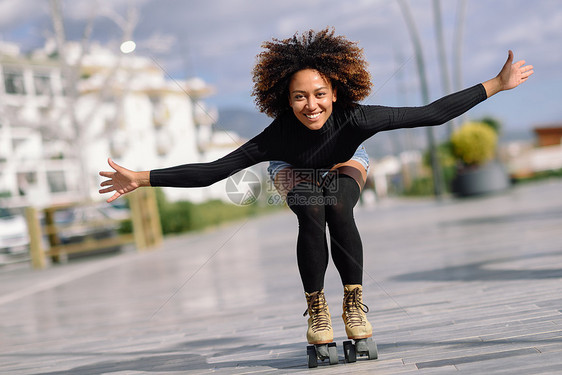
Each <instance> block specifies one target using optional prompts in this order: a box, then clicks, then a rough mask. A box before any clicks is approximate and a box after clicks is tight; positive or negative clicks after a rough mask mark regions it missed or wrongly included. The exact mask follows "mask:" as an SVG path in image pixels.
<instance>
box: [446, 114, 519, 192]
mask: <svg viewBox="0 0 562 375" xmlns="http://www.w3.org/2000/svg"><path fill="white" fill-rule="evenodd" d="M498 129H499V126H498V122H497V121H494V120H489V119H485V120H483V121H480V122H467V123H465V124H463V125H462V126H461V127H460V128H459V129H457V130H456V131H455V132H454V133H453V134H452V136H451V149H452V152H453V155H454V156H455V158H456V160H457V168H456V175H455V177H454V178H453V181H452V189H451V190H452V191H453V193H454V194H455V195H457V196H461V197H466V196H473V195H480V194H486V193H492V192H498V191H502V190H505V189H507V188H508V187H509V177H508V175H507V173H506V172H505V169H504V168H503V166H502V165H501V164H500V163H499V162H498V161H497V160H496V158H495V156H496V148H497V144H498V134H497V131H498Z"/></svg>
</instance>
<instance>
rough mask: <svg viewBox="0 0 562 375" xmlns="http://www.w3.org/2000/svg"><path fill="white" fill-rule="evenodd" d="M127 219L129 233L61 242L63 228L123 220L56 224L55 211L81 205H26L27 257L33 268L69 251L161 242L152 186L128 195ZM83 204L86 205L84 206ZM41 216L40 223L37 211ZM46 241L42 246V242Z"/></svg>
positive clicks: (89, 227)
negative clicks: (130, 231) (41, 207)
mask: <svg viewBox="0 0 562 375" xmlns="http://www.w3.org/2000/svg"><path fill="white" fill-rule="evenodd" d="M128 199H129V206H130V209H131V210H130V212H131V215H130V218H129V219H130V220H131V222H132V229H133V232H132V233H128V234H115V235H112V236H111V237H106V238H96V235H95V234H90V235H84V236H83V238H81V239H80V241H79V242H77V243H63V241H61V233H63V231H71V230H76V229H77V228H82V229H86V230H88V231H93V232H91V233H95V231H96V230H99V229H103V228H108V227H110V226H117V224H118V223H120V222H122V221H123V220H126V219H127V218H125V219H119V220H111V219H103V220H100V219H94V220H81V221H80V222H79V223H69V224H60V223H57V222H56V220H55V215H56V212H57V211H61V210H68V209H76V208H84V207H85V206H84V205H82V206H79V205H58V206H52V207H48V208H45V209H43V210H41V211H39V210H37V209H36V208H33V207H28V208H26V219H27V226H28V230H29V239H30V249H29V252H30V257H31V264H32V266H33V268H36V269H42V268H45V267H46V266H47V260H48V258H51V259H52V261H55V262H56V261H58V260H59V259H60V258H61V257H62V256H66V255H69V254H78V253H86V252H91V251H94V250H103V249H108V248H113V247H118V246H122V245H124V244H129V243H134V244H135V247H136V248H137V250H145V249H149V248H154V247H157V246H159V245H160V244H161V242H162V229H161V226H160V216H159V214H158V207H157V205H156V198H155V194H154V190H153V189H139V190H137V191H135V192H133V193H132V194H129V198H128ZM86 207H87V206H86ZM40 213H41V214H42V216H43V217H44V223H43V224H42V223H41V221H40V219H39V216H40V215H39V214H40ZM45 243H46V244H48V249H45V247H46V246H44V244H45Z"/></svg>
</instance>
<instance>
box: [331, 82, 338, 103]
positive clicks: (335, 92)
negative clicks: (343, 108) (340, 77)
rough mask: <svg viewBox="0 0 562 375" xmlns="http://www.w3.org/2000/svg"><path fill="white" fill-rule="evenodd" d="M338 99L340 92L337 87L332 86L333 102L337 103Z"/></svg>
mask: <svg viewBox="0 0 562 375" xmlns="http://www.w3.org/2000/svg"><path fill="white" fill-rule="evenodd" d="M337 99H338V90H337V88H336V86H332V102H333V103H335V102H336V100H337Z"/></svg>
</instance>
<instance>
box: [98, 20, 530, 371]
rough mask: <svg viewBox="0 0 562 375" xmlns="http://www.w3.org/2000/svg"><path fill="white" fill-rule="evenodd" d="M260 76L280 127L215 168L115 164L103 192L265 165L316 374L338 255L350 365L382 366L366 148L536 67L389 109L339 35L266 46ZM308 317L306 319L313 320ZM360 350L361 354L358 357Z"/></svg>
mask: <svg viewBox="0 0 562 375" xmlns="http://www.w3.org/2000/svg"><path fill="white" fill-rule="evenodd" d="M263 47H264V49H265V50H264V51H263V52H262V53H260V54H259V55H258V59H257V64H256V66H255V68H254V71H253V80H254V90H253V95H254V96H255V101H256V104H257V106H258V108H259V109H260V111H262V112H264V113H266V114H267V115H269V116H271V117H273V118H274V119H273V121H272V123H271V124H270V125H269V126H268V127H267V128H266V129H264V130H263V131H262V132H261V133H260V134H258V135H256V136H255V137H254V138H252V139H250V140H249V141H248V142H247V143H245V144H244V145H242V146H241V147H239V148H238V149H236V150H235V151H233V152H232V153H230V154H228V155H226V156H225V157H223V158H221V159H218V160H215V161H213V162H211V163H191V164H184V165H179V166H175V167H171V168H164V169H157V170H152V171H143V172H133V171H130V170H128V169H125V168H123V167H121V166H119V165H117V164H116V163H114V162H113V161H111V160H110V161H109V163H110V166H111V167H112V168H113V169H114V170H115V171H114V172H101V173H100V174H101V175H102V176H105V177H107V178H108V180H107V181H104V182H102V186H104V187H105V188H103V189H101V190H100V193H107V192H114V193H113V196H112V197H111V198H109V199H108V201H112V200H115V199H117V198H118V197H119V196H121V195H123V194H126V193H128V192H130V191H133V190H135V189H136V188H137V187H139V186H169V187H201V186H207V185H210V184H212V183H214V182H217V181H219V180H222V179H224V178H227V177H229V176H230V175H232V174H233V173H234V172H237V171H240V170H242V169H244V168H247V167H249V166H251V165H254V164H256V163H259V162H262V161H270V165H269V168H268V171H269V173H270V177H271V180H272V181H273V183H274V185H275V187H276V188H277V190H278V192H279V193H280V195H282V196H283V198H284V199H286V203H287V205H288V206H289V207H290V209H291V210H292V211H293V212H294V213H295V215H296V216H297V219H298V224H299V232H298V237H297V244H296V247H297V264H298V268H299V272H300V276H301V279H302V283H303V287H304V291H305V296H306V302H307V310H306V313H307V314H309V319H308V330H307V335H306V336H307V340H308V342H309V343H310V344H313V345H312V346H311V348H312V349H310V347H309V349H310V350H309V366H311V367H314V366H315V365H316V360H317V358H316V357H317V354H318V352H317V351H316V349H315V348H316V346H318V348H322V349H319V350H320V354H318V357H319V358H329V359H330V363H337V353H335V354H334V350H335V347H334V346H335V344H334V343H333V338H334V334H333V330H332V322H331V317H330V312H329V309H328V304H327V302H326V298H325V295H324V276H325V273H326V269H327V267H328V262H329V255H330V254H329V249H328V236H327V230H326V229H327V228H326V227H328V228H329V229H330V232H329V239H330V241H331V248H330V251H331V255H332V259H333V261H334V264H335V266H336V268H337V270H338V272H339V275H340V278H341V282H342V286H343V292H344V293H343V295H344V297H343V315H342V317H343V321H344V324H345V331H346V334H347V337H348V338H350V339H353V340H356V345H355V346H350V345H351V344H350V342H346V343H345V344H344V346H345V347H346V359H348V360H350V361H353V360H354V355H355V354H353V355H352V354H351V353H354V351H355V350H356V349H357V351H360V352H361V351H364V352H366V353H367V354H368V356H369V358H371V359H372V358H376V357H377V354H376V347H375V345H374V342H373V341H372V339H371V338H370V337H371V336H372V327H371V324H370V323H369V321H368V320H367V316H366V313H367V312H368V308H367V306H366V305H365V304H364V303H363V299H362V283H363V246H362V243H361V237H360V235H359V232H358V230H357V226H356V224H355V219H354V217H353V208H354V206H355V205H356V204H357V201H358V200H359V195H360V192H361V189H362V188H363V186H364V183H365V176H366V174H367V171H368V168H369V157H368V156H367V154H366V152H365V149H364V147H362V145H361V143H362V142H363V141H365V140H367V139H368V138H370V137H371V136H373V135H375V134H376V133H378V132H380V131H386V130H393V129H399V128H413V127H419V126H433V125H439V124H443V123H445V122H447V121H449V120H450V119H452V118H454V117H456V116H458V115H460V114H462V113H464V112H466V111H467V110H469V109H470V108H472V107H474V106H475V105H477V104H478V103H480V102H482V101H484V100H485V99H486V98H488V97H489V96H492V95H494V94H496V93H497V92H500V91H503V90H508V89H511V88H514V87H516V86H518V85H519V84H521V83H522V82H524V81H525V80H526V79H527V78H528V77H529V76H530V75H531V74H532V73H533V68H532V66H524V62H523V61H519V62H516V63H512V62H513V53H512V52H511V51H509V54H508V59H507V61H506V62H505V64H504V66H503V68H502V70H501V71H500V73H499V74H498V75H497V76H496V77H494V78H492V79H490V80H487V81H485V82H484V83H482V84H478V85H475V86H473V87H470V88H467V89H465V90H462V91H459V92H457V93H454V94H451V95H448V96H446V97H443V98H441V99H439V100H436V101H435V102H433V103H431V104H429V105H426V106H423V107H404V108H396V107H384V106H376V105H362V104H359V103H358V102H359V101H360V100H362V99H364V98H365V97H366V96H367V95H368V94H369V92H370V88H371V82H370V76H369V73H368V72H367V69H366V66H367V63H366V61H365V59H364V56H363V52H362V50H361V49H360V48H359V47H357V45H356V44H355V43H353V42H350V41H348V40H347V39H346V38H344V37H342V36H336V35H335V34H334V31H333V30H330V29H324V30H321V31H319V32H315V31H312V30H311V31H308V32H305V33H303V34H302V35H299V34H298V33H297V34H295V35H294V36H293V37H291V38H288V39H285V40H277V39H274V40H273V41H271V42H266V43H264V44H263ZM306 313H305V314H306ZM353 348H355V349H353Z"/></svg>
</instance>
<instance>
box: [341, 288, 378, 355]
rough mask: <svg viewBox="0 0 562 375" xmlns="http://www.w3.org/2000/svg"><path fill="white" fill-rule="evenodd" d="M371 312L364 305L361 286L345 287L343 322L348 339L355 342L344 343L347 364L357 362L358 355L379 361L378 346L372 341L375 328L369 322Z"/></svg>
mask: <svg viewBox="0 0 562 375" xmlns="http://www.w3.org/2000/svg"><path fill="white" fill-rule="evenodd" d="M368 312H369V308H368V307H367V305H365V304H364V303H363V290H362V287H361V285H345V286H344V296H343V314H342V318H343V322H344V323H345V332H346V334H347V338H348V339H351V340H354V341H355V343H353V342H352V341H344V343H343V351H344V355H345V361H346V362H356V361H357V355H361V356H367V357H368V358H369V359H377V358H378V352H377V345H376V344H375V342H374V341H373V339H372V336H373V328H372V327H371V323H369V321H368V320H367V315H366V313H368Z"/></svg>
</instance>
